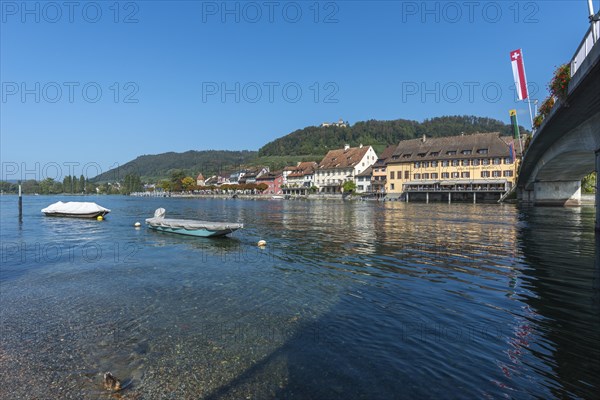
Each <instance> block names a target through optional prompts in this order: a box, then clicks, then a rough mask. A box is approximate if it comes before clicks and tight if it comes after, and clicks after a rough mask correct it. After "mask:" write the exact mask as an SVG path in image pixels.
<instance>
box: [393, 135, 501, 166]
mask: <svg viewBox="0 0 600 400" xmlns="http://www.w3.org/2000/svg"><path fill="white" fill-rule="evenodd" d="M509 139H510V138H509ZM510 140H512V139H510ZM480 149H485V150H486V153H478V152H477V151H478V150H480ZM482 157H484V158H490V157H491V158H493V157H510V149H509V145H508V144H507V141H506V140H504V139H503V138H502V137H501V136H500V133H499V132H492V133H474V134H471V135H460V136H448V137H441V138H425V137H423V138H420V139H410V140H404V141H402V142H400V143H399V144H398V146H397V147H396V150H395V151H394V153H393V154H392V156H391V157H390V158H388V160H387V163H388V164H390V163H391V164H393V163H402V162H413V161H427V160H444V159H446V160H448V159H464V158H467V159H471V158H482Z"/></svg>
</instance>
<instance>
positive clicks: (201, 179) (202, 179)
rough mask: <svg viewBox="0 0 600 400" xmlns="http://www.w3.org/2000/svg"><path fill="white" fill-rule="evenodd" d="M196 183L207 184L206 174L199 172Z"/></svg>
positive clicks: (199, 184) (198, 184)
mask: <svg viewBox="0 0 600 400" xmlns="http://www.w3.org/2000/svg"><path fill="white" fill-rule="evenodd" d="M196 185H197V186H205V185H206V183H205V180H204V175H202V173H200V174H198V176H197V177H196Z"/></svg>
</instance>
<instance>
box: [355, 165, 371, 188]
mask: <svg viewBox="0 0 600 400" xmlns="http://www.w3.org/2000/svg"><path fill="white" fill-rule="evenodd" d="M372 178H373V167H372V166H371V167H369V168H367V169H365V170H364V171H363V172H361V173H360V174H358V175H356V177H355V178H354V183H355V184H356V193H369V192H371V179H372Z"/></svg>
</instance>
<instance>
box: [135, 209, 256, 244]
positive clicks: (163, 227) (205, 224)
mask: <svg viewBox="0 0 600 400" xmlns="http://www.w3.org/2000/svg"><path fill="white" fill-rule="evenodd" d="M165 215H166V210H165V209H164V208H159V209H157V210H156V211H155V212H154V217H153V218H147V219H146V224H148V226H149V227H150V229H154V230H156V231H159V232H167V233H177V234H180V235H187V236H196V237H218V236H225V235H228V234H230V233H232V232H234V231H236V230H238V229H241V228H243V227H244V224H239V223H232V222H210V221H198V220H193V219H172V218H165Z"/></svg>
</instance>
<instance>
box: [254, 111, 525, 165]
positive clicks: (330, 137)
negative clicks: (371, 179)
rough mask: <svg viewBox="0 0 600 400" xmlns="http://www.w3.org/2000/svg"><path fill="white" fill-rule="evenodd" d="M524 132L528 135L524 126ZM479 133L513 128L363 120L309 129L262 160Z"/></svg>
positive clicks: (277, 143) (476, 121)
mask: <svg viewBox="0 0 600 400" xmlns="http://www.w3.org/2000/svg"><path fill="white" fill-rule="evenodd" d="M520 129H521V133H522V134H525V133H528V132H529V131H527V130H526V129H525V128H523V127H520ZM475 132H500V133H501V134H502V135H506V136H508V135H511V134H512V126H511V125H510V124H505V123H504V122H502V121H498V120H495V119H492V118H483V117H475V116H469V115H464V116H445V117H437V118H431V119H426V120H424V121H423V122H417V121H411V120H405V119H397V120H392V121H377V120H369V121H360V122H357V123H355V124H354V125H352V126H348V127H337V126H329V127H318V126H309V127H306V128H303V129H299V130H296V131H294V132H292V133H290V134H288V135H286V136H283V137H281V138H279V139H276V140H274V141H272V142H270V143H267V144H266V145H264V146H263V147H261V148H260V150H259V151H258V155H259V156H260V157H265V156H285V155H325V154H326V153H327V152H328V151H329V150H333V149H339V148H341V147H343V146H344V144H349V145H351V146H358V145H359V144H361V143H362V144H364V145H372V146H379V147H382V148H383V147H385V146H387V145H390V144H397V143H398V142H400V141H401V140H408V139H415V138H419V137H422V136H423V135H426V136H428V137H446V136H456V135H460V134H463V133H464V134H471V133H475Z"/></svg>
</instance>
